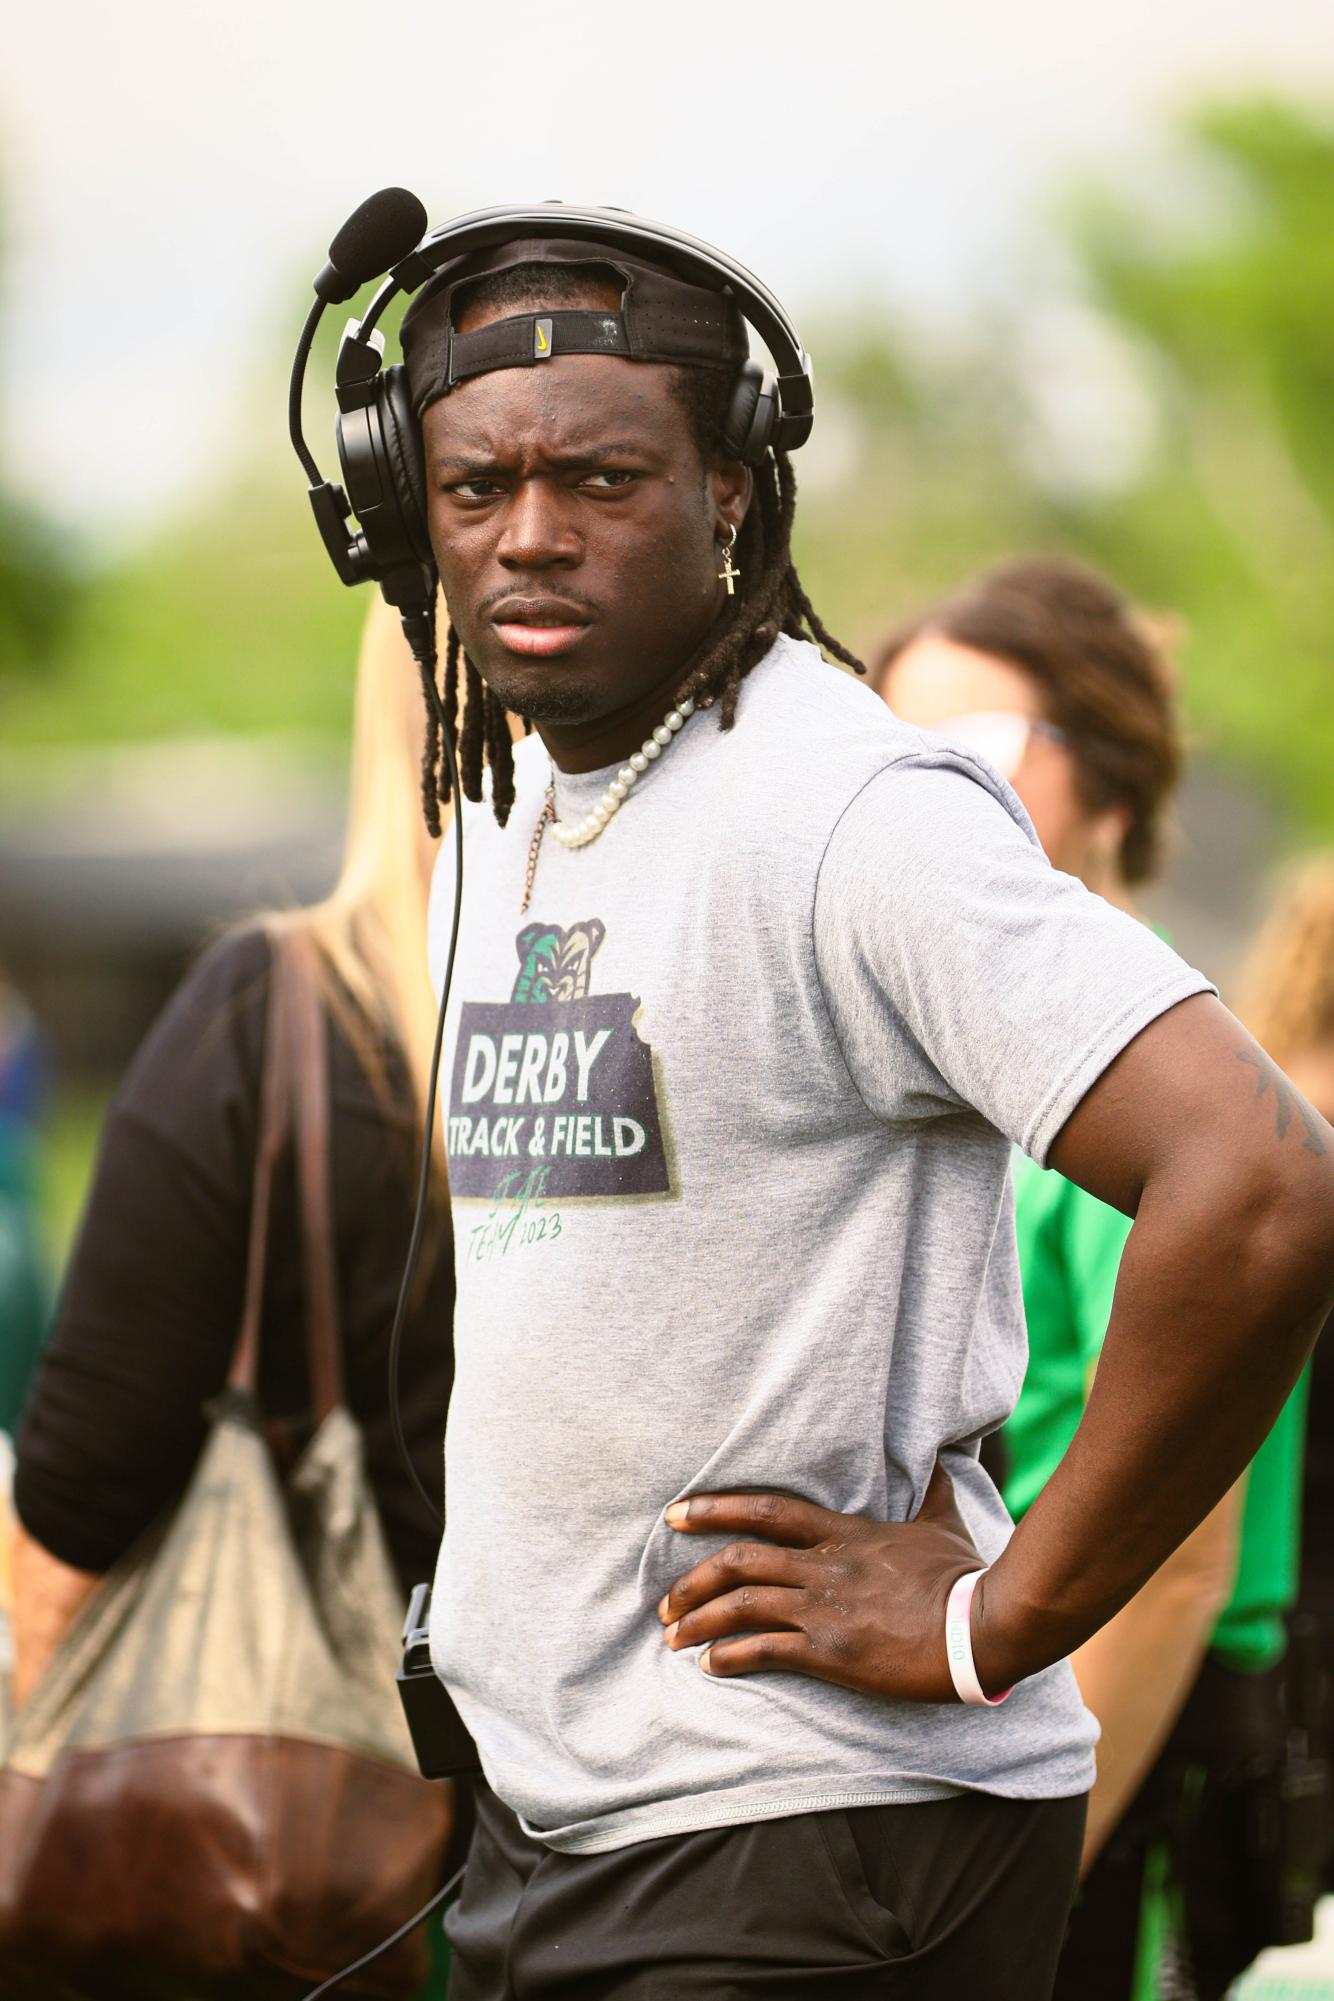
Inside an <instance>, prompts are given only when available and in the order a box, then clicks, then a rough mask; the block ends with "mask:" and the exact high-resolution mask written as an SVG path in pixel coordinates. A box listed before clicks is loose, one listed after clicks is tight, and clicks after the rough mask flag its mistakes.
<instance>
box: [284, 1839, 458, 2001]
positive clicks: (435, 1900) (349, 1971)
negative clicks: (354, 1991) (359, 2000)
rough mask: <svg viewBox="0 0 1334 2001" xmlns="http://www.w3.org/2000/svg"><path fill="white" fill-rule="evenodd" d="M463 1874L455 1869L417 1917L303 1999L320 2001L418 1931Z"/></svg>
mask: <svg viewBox="0 0 1334 2001" xmlns="http://www.w3.org/2000/svg"><path fill="white" fill-rule="evenodd" d="M466 1867H467V1864H466V1863H465V1864H464V1868H466ZM462 1875H463V1870H462V1869H456V1870H455V1871H454V1874H453V1875H452V1876H451V1877H450V1879H449V1881H448V1882H447V1883H446V1884H445V1887H444V1889H443V1890H437V1891H436V1893H435V1895H434V1896H433V1897H432V1899H431V1901H430V1903H429V1904H423V1905H422V1907H421V1909H420V1910H419V1911H418V1913H417V1915H416V1917H415V1918H409V1919H408V1921H407V1923H406V1924H405V1925H400V1926H399V1928H398V1930H397V1931H396V1932H395V1933H394V1934H393V1936H392V1937H391V1938H387V1939H385V1941H384V1943H383V1944H382V1945H377V1946H375V1947H373V1948H372V1950H371V1951H370V1952H367V1953H363V1954H362V1956H361V1958H360V1959H358V1960H355V1961H354V1962H353V1964H352V1965H351V1966H345V1967H344V1968H343V1970H342V1972H341V1973H335V1974H334V1976H333V1978H332V1980H326V1981H325V1982H324V1984H323V1985H322V1986H320V1987H313V1988H312V1989H311V1991H310V1993H309V1994H306V1995H303V1996H302V2001H319V1996H320V1995H321V1994H332V1992H333V1990H334V1988H335V1987H341V1986H342V1984H343V1982H344V1981H345V1980H350V1979H351V1978H352V1975H353V1974H354V1973H360V1972H361V1969H362V1967H363V1966H369V1965H370V1964H371V1961H372V1960H375V1959H378V1958H379V1957H380V1955H381V1953H384V1952H388V1950H389V1948H390V1946H391V1945H397V1944H398V1942H399V1940H400V1939H401V1938H406V1937H407V1935H408V1933H409V1932H411V1931H416V1929H417V1927H418V1925H420V1924H424V1923H425V1921H426V1919H427V1918H429V1917H430V1915H431V1913H432V1911H438V1910H439V1908H440V1906H441V1904H443V1903H444V1901H445V1898H446V1897H447V1896H448V1895H449V1893H450V1891H451V1890H452V1889H454V1888H455V1886H456V1885H457V1883H458V1882H459V1880H460V1878H461V1877H462Z"/></svg>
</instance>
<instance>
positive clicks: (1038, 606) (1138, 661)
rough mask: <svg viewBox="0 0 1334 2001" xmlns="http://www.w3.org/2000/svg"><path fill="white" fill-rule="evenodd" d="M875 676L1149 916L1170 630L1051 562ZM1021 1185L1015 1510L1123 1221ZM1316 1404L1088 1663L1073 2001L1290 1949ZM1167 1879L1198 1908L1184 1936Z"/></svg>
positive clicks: (1038, 1465)
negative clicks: (1180, 1965)
mask: <svg viewBox="0 0 1334 2001" xmlns="http://www.w3.org/2000/svg"><path fill="white" fill-rule="evenodd" d="M874 671H875V673H876V675H877V677H878V678H877V685H878V687H879V690H880V692H881V693H882V694H883V696H884V697H885V699H886V701H887V702H888V703H889V704H890V706H891V707H892V708H893V709H894V711H895V712H896V714H898V715H900V716H902V717H903V718H904V719H905V720H907V721H909V722H913V723H917V724H919V725H920V726H921V727H923V728H926V729H931V730H936V731H939V732H940V733H941V734H942V735H945V736H948V737H950V738H951V739H953V740H955V741H957V742H961V743H963V744H965V745H967V746H968V747H970V748H972V749H973V750H975V751H977V752H978V753H979V754H980V755H981V756H983V757H985V758H986V759H987V760H988V762H989V763H991V764H992V765H993V766H994V767H995V768H996V769H997V770H999V771H1000V772H1001V774H1002V775H1003V776H1004V777H1005V778H1006V779H1008V780H1009V782H1010V783H1011V784H1012V785H1013V787H1014V789H1015V791H1016V792H1017V793H1018V795H1019V797H1020V799H1021V800H1022V801H1023V803H1024V805H1025V806H1026V807H1027V809H1028V812H1029V814H1030V816H1031V818H1032V820H1033V824H1034V827H1035V830H1036V832H1037V835H1038V838H1039V840H1040V841H1041V842H1042V845H1043V847H1044V849H1045V850H1046V852H1047V854H1048V856H1049V857H1050V859H1051V861H1052V863H1053V864H1054V866H1056V867H1057V868H1060V869H1062V870H1064V871H1065V872H1067V873H1068V874H1071V875H1075V876H1078V877H1079V878H1080V879H1081V880H1082V881H1083V882H1084V883H1085V885H1086V886H1087V887H1088V888H1089V889H1090V890H1092V891H1095V892H1096V893H1097V894H1099V895H1101V896H1105V897H1107V898H1108V899H1110V900H1111V901H1112V902H1115V903H1117V904H1119V905H1120V906H1121V907H1123V908H1125V909H1127V910H1131V911H1134V909H1135V896H1136V893H1137V891H1138V890H1139V889H1140V888H1141V887H1142V886H1143V885H1144V884H1146V883H1148V882H1149V881H1150V880H1151V879H1152V878H1153V877H1154V875H1155V874H1156V873H1157V871H1158V870H1159V868H1160V866H1161V862H1162V852H1163V844H1164V831H1165V822H1166V818H1167V813H1168V809H1169V806H1170V803H1171V799H1172V794H1173V792H1174V790H1175V788H1176V786H1177V784H1178V782H1179V779H1180V777H1181V772H1182V766H1183V743H1182V732H1181V724H1180V720H1179V716H1178V711H1177V698H1176V677H1175V674H1174V671H1173V667H1172V663H1171V660H1170V657H1169V653H1168V649H1167V645H1166V635H1165V630H1164V628H1162V627H1160V626H1156V625H1155V624H1154V623H1152V622H1151V621H1149V620H1148V619H1147V618H1145V617H1144V616H1143V615H1141V614H1140V613H1138V612H1136V611H1135V610H1134V608H1133V607H1132V606H1131V605H1129V604H1128V603H1127V601H1126V600H1125V599H1124V598H1123V596H1122V595H1121V593H1120V592H1119V591H1117V590H1116V589H1115V588H1114V586H1113V585H1111V584H1110V583H1109V582H1108V581H1107V580H1106V579H1105V578H1103V577H1102V576H1100V575H1098V574H1097V573H1096V572H1094V571H1092V570H1090V569H1087V568H1085V567H1084V566H1082V565H1079V564H1075V563H1073V562H1070V561H1066V560H1064V559H1060V558H1043V557H1032V558H1027V559H1023V560H1020V561H1017V562H1011V563H1006V564H1003V565H1001V566H999V567H997V568H995V569H992V570H989V571H985V572H983V573H982V574H981V575H980V576H978V577H977V578H976V579H974V580H973V581H971V582H969V583H967V584H965V585H964V586H963V588H962V589H961V590H959V591H958V592H957V593H956V594H954V595H953V596H950V597H947V598H945V599H944V600H942V601H941V602H940V603H939V604H937V605H935V606H933V607H932V608H931V609H930V610H928V611H927V612H925V613H924V614H922V615H921V616H919V617H918V618H916V619H914V620H913V621H911V623H909V624H907V625H906V626H904V627H902V628H901V629H900V630H899V631H897V632H895V633H894V634H893V635H892V636H891V637H890V638H889V639H888V640H887V641H886V642H885V644H884V645H883V647H882V649H881V652H880V655H879V659H878V662H877V665H876V668H875V670H874ZM1014 1180H1015V1209H1016V1227H1017V1231H1018V1239H1019V1259H1020V1270H1021V1275H1022V1280H1023V1288H1024V1305H1025V1312H1026V1316H1027V1320H1028V1327H1029V1366H1028V1374H1027V1377H1026V1380H1025V1382H1024V1386H1023V1390H1022V1393H1021V1395H1020V1398H1019V1401H1018V1404H1017V1406H1016V1409H1015V1411H1014V1414H1013V1416H1012V1418H1011V1420H1010V1422H1009V1423H1008V1424H1007V1425H1006V1426H1005V1428H1004V1431H1003V1432H1002V1434H1001V1452H1002V1457H1001V1464H1000V1468H999V1471H1000V1477H1001V1481H1002V1485H1003V1491H1004V1494H1005V1498H1006V1501H1007V1503H1008V1505H1009V1507H1010V1510H1011V1512H1012V1513H1013V1514H1014V1515H1015V1517H1016V1518H1018V1517H1019V1516H1021V1515H1022V1514H1023V1512H1024V1511H1025V1509H1026V1508H1027V1507H1028V1506H1029V1505H1030V1503H1031V1502H1032V1501H1033V1499H1034V1498H1035V1497H1036V1495H1037V1494H1038V1493H1039V1492H1040V1490H1041V1488H1042V1487H1043V1485H1044V1484H1045V1482H1046V1480H1047V1479H1048V1478H1049V1476H1050V1474H1051V1473H1052V1471H1053V1470H1054V1468H1055V1466H1056V1464H1057V1462H1058V1461H1059V1460H1060V1458H1061V1457H1062V1455H1063V1454H1064V1452H1065V1450H1066V1447H1067V1446H1068V1444H1069V1442H1070V1439H1071V1437H1072V1435H1073V1433H1074V1430H1075V1427H1076V1425H1077V1423H1078V1421H1079V1417H1080V1414H1081V1412H1082V1410H1083V1407H1084V1403H1085V1401H1086V1398H1087V1395H1088V1391H1089V1387H1090V1384H1091V1381H1092V1377H1093V1372H1094V1370H1095V1369H1096V1367H1097V1363H1098V1356H1099V1353H1100V1350H1101V1345H1102V1340H1103V1336H1104V1334H1105V1332H1106V1327H1107V1320H1108V1316H1109V1314H1110V1311H1111V1303H1112V1296H1113V1292H1114V1290H1115V1286H1116V1278H1117V1271H1118V1268H1119V1264H1120V1259H1121V1253H1122V1250H1123V1248H1124V1245H1125V1241H1126V1238H1127V1236H1128V1234H1129V1231H1130V1219H1129V1218H1128V1217H1125V1216H1123V1215H1121V1214H1120V1212H1119V1211H1117V1210H1114V1209H1111V1208H1109V1207H1108V1206H1107V1205H1106V1204H1104V1203H1101V1202H1098V1201H1096V1200H1095V1199H1094V1197H1092V1196H1090V1195H1088V1194H1086V1193H1085V1192H1084V1191H1083V1190H1082V1189H1079V1188H1077V1187H1075V1186H1074V1184H1073V1183H1071V1182H1068V1181H1065V1180H1064V1179H1063V1178H1062V1177H1061V1176H1060V1175H1059V1174H1056V1173H1054V1172H1052V1171H1050V1170H1045V1169H1041V1168H1038V1167H1037V1166H1035V1164H1034V1163H1033V1162H1032V1161H1029V1160H1024V1159H1020V1160H1016V1162H1015V1168H1014ZM1303 1398H1304V1390H1303V1388H1302V1387H1300V1386H1299V1388H1298V1390H1297V1391H1295V1392H1294V1394H1293V1397H1292V1398H1291V1399H1290V1401H1289V1403H1288V1405H1287V1406H1286V1407H1285V1409H1284V1411H1283V1413H1282V1414H1281V1416H1280V1417H1279V1419H1278V1421H1277V1423H1276V1424H1275V1426H1274V1429H1273V1431H1272V1432H1271V1434H1270V1436H1269V1438H1268V1439H1267V1441H1266V1443H1265V1445H1264V1446H1263V1447H1262V1448H1261V1451H1260V1452H1259V1454H1258V1455H1257V1457H1256V1459H1255V1461H1254V1462H1253V1464H1252V1467H1251V1469H1250V1472H1249V1475H1248V1477H1247V1480H1246V1482H1245V1483H1244V1484H1245V1496H1244V1500H1243V1499H1242V1496H1241V1495H1240V1494H1239V1493H1237V1492H1234V1493H1233V1494H1232V1495H1230V1496H1228V1497H1227V1498H1226V1499H1225V1500H1224V1501H1223V1502H1222V1503H1220V1505H1219V1506H1218V1508H1216V1509H1215V1510H1214V1512H1213V1514H1212V1515H1210V1516H1209V1517H1208V1518H1207V1519H1206V1521H1204V1522H1203V1523H1202V1524H1201V1525H1200V1527H1199V1528H1198V1529H1197V1530H1196V1531H1195V1533H1194V1534H1193V1535H1192V1536H1190V1537H1189V1538H1188V1539H1187V1541H1186V1542H1185V1543H1183V1544H1182V1546H1181V1547H1180V1548H1179V1549H1178V1550H1177V1551H1176V1552H1175V1554H1174V1555H1173V1556H1172V1557H1171V1558H1169V1560H1168V1561H1167V1563H1165V1564H1164V1565H1163V1566H1162V1568H1161V1569H1160V1570H1159V1571H1158V1572H1156V1573H1155V1575H1154V1576H1153V1577H1152V1578H1151V1579H1150V1580H1149V1582H1148V1583H1147V1584H1146V1585H1145V1587H1144V1589H1143V1590H1142V1591H1141V1592H1140V1593H1139V1595H1138V1596H1137V1597H1136V1598H1135V1599H1133V1600H1132V1601H1131V1603H1130V1604H1129V1605H1127V1606H1126V1607H1125V1608H1124V1609H1123V1610H1122V1611H1121V1612H1120V1613H1119V1614H1118V1615H1117V1617H1116V1618H1114V1619H1113V1620H1112V1621H1111V1622H1110V1623H1109V1624H1108V1625H1107V1626H1106V1627H1104V1628H1103V1630H1102V1631H1101V1632H1100V1633H1098V1634H1097V1635H1095V1637H1094V1638H1093V1639H1092V1640H1090V1641H1089V1642H1088V1643H1087V1645H1086V1646H1084V1647H1083V1648H1081V1649H1080V1651H1079V1653H1078V1654H1077V1655H1076V1656H1075V1659H1074V1667H1075V1671H1076V1673H1077V1675H1078V1678H1079V1684H1080V1688H1081V1690H1082V1692H1083V1695H1084V1699H1085V1701H1086V1703H1087V1704H1088V1706H1089V1708H1090V1709H1092V1711H1093V1712H1094V1714H1095V1715H1096V1716H1097V1717H1098V1720H1099V1722H1100V1723H1101V1725H1102V1740H1101V1743H1100V1745H1099V1749H1098V1779H1097V1784H1096V1786H1095V1787H1094V1790H1093V1793H1092V1796H1091V1799H1090V1806H1089V1822H1088V1833H1087V1838H1086V1845H1085V1855H1084V1869H1085V1880H1084V1887H1083V1890H1082V1893H1081V1896H1080V1898H1079V1900H1078V1902H1077V1904H1076V1907H1075V1912H1074V1916H1073V1918H1072V1921H1071V1930H1070V1936H1069V1940H1068V1942H1067V1946H1066V1949H1065V1952H1064V1954H1063V1956H1062V1961H1061V1968H1060V1971H1059V1973H1058V1977H1057V1987H1056V1993H1057V1996H1058V1997H1068V2001H1101V1997H1107V2001H1127V1997H1129V1996H1130V1995H1132V1993H1135V1992H1137V1991H1143V1992H1144V1993H1146V1994H1147V1993H1153V1992H1156V1989H1155V1988H1154V1987H1153V1986H1152V1985H1151V1982H1152V1981H1153V1978H1154V1969H1155V1968H1156V1967H1157V1965H1158V1963H1159V1962H1160V1960H1163V1959H1165V1957H1166V1956H1168V1955H1169V1954H1170V1955H1171V1956H1172V1957H1173V1959H1174V1960H1180V1959H1181V1958H1182V1957H1183V1956H1185V1955H1188V1957H1189V1963H1190V1967H1191V1977H1192V1978H1193V1981H1194V1986H1192V1987H1190V1988H1187V1989H1185V1990H1184V1991H1185V1992H1187V1993H1197V1994H1198V1995H1199V1996H1201V1997H1202V2001H1203V1997H1206V1996H1209V1997H1213V1996H1219V1997H1221V1996H1222V1995H1223V1994H1224V1993H1225V1991H1226V1989H1227V1987H1228V1986H1229V1985H1230V1983H1231V1981H1232V1979H1233V1977H1234V1976H1235V1975H1236V1974H1237V1973H1238V1972H1240V1971H1241V1970H1242V1969H1243V1968H1244V1967H1246V1966H1248V1965H1249V1964H1250V1963H1251V1961H1252V1959H1253V1958H1254V1957H1255V1954H1256V1953H1257V1952H1258V1951H1259V1949H1260V1948H1261V1947H1262V1946H1263V1945H1264V1944H1266V1943H1267V1942H1268V1939H1269V1937H1270V1936H1271V1935H1272V1934H1271V1932H1270V1931H1269V1930H1268V1928H1267V1915H1268V1914H1267V1913H1266V1912H1265V1911H1264V1910H1262V1909H1260V1908H1258V1907H1257V1904H1258V1899H1257V1897H1256V1895H1255V1894H1253V1891H1254V1885H1253V1883H1252V1881H1251V1874H1252V1872H1251V1868H1250V1861H1251V1853H1250V1847H1249V1833H1250V1828H1249V1821H1248V1818H1247V1816H1248V1814H1249V1812H1250V1810H1251V1805H1252V1797H1251V1781H1252V1777H1253V1773H1254V1770H1255V1768H1256V1765H1257V1763H1264V1764H1266V1765H1268V1766H1270V1767H1276V1766H1277V1763H1278V1760H1279V1757H1280V1754H1281V1749H1282V1743H1283V1724H1282V1715H1281V1710H1280V1708H1279V1700H1278V1698H1279V1686H1280V1683H1279V1676H1280V1663H1281V1661H1282V1657H1283V1653H1284V1647H1285V1626H1284V1616H1285V1614H1286V1612H1287V1611H1288V1610H1289V1608H1290V1606H1291V1604H1292V1602H1293V1599H1294V1596H1295V1589H1296V1574H1295V1566H1296V1551H1297V1506H1298V1493H1299V1485H1300V1479H1301V1441H1302V1422H1303ZM1169 1836H1170V1840H1169ZM1169 1874H1170V1876H1171V1879H1172V1889H1173V1891H1174V1893H1176V1894H1175V1895H1174V1897H1173V1900H1172V1901H1173V1907H1174V1908H1177V1909H1180V1910H1181V1911H1183V1912H1184V1920H1183V1925H1182V1927H1181V1928H1179V1931H1178V1933H1177V1934H1173V1935H1172V1936H1170V1937H1169V1936H1168V1925H1167V1903H1166V1901H1165V1898H1164V1896H1163V1895H1162V1894H1160V1890H1161V1889H1162V1888H1163V1887H1164V1886H1165V1885H1166V1881H1167V1878H1168V1875H1169ZM1146 1888H1147V1889H1148V1890H1149V1891H1150V1892H1151V1894H1148V1895H1146V1894H1145V1891H1146Z"/></svg>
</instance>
